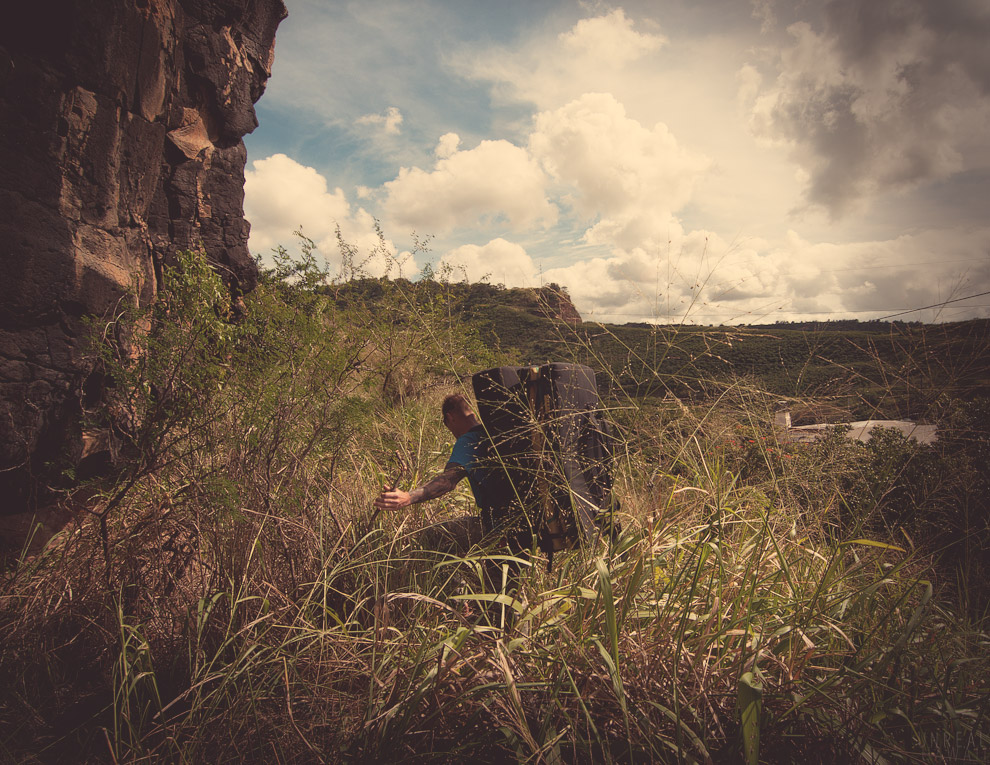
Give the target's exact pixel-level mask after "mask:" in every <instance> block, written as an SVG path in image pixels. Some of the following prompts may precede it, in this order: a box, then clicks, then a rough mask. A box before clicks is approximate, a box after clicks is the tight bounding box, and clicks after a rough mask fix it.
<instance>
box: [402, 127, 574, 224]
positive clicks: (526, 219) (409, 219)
mask: <svg viewBox="0 0 990 765" xmlns="http://www.w3.org/2000/svg"><path fill="white" fill-rule="evenodd" d="M444 139H446V141H447V142H446V143H444V142H443V141H444ZM444 139H441V146H444V147H445V148H444V150H453V153H451V154H450V155H449V156H445V157H441V158H439V159H438V160H437V162H436V164H435V166H434V167H433V169H432V170H430V171H426V170H422V169H420V168H418V167H412V168H408V167H403V168H401V169H400V170H399V175H398V177H397V178H396V179H395V180H392V181H389V182H388V183H386V184H385V190H386V192H387V197H386V200H385V209H386V210H387V212H388V215H389V217H390V219H391V220H392V221H393V222H394V223H395V224H396V225H399V226H402V227H405V226H412V227H414V228H416V229H419V230H424V231H428V232H430V233H441V232H448V231H450V230H452V229H454V228H457V227H460V226H471V225H477V224H478V223H479V222H488V223H491V222H493V221H499V222H504V223H506V224H507V225H509V226H511V227H512V228H514V229H516V230H520V229H524V228H529V227H532V226H540V225H544V226H545V225H552V224H553V223H554V222H555V221H556V219H557V208H556V207H555V206H554V205H553V204H551V202H550V201H549V200H548V199H547V198H546V183H547V178H546V175H545V174H544V172H543V170H542V169H541V168H540V166H539V165H538V164H537V163H536V162H535V161H534V160H533V159H532V158H531V157H530V156H529V155H528V154H527V152H526V150H525V149H521V148H520V147H518V146H515V145H514V144H512V143H509V142H508V141H482V142H481V143H480V144H478V146H476V147H475V148H473V149H470V150H466V151H457V150H456V148H455V147H454V146H452V145H451V140H450V138H449V134H448V136H445V137H444Z"/></svg>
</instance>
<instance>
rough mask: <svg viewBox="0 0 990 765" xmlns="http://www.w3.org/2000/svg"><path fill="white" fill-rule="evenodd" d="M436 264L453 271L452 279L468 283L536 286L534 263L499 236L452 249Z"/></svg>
mask: <svg viewBox="0 0 990 765" xmlns="http://www.w3.org/2000/svg"><path fill="white" fill-rule="evenodd" d="M440 265H441V266H447V267H449V268H451V269H452V270H453V274H454V277H455V278H457V277H458V276H463V277H466V278H467V280H468V281H469V282H477V281H481V280H482V279H486V278H487V279H489V280H490V281H492V282H494V283H496V284H504V285H505V286H506V287H533V286H537V279H538V277H539V274H538V271H537V268H536V264H535V263H533V259H532V258H531V257H530V256H529V255H528V254H527V253H526V250H525V249H524V248H523V247H522V246H520V245H518V244H515V243H513V242H507V241H506V240H505V239H502V238H501V237H499V238H497V239H493V240H492V241H490V242H488V244H485V245H482V246H480V247H479V246H478V245H475V244H466V245H463V246H461V247H456V248H454V249H453V250H451V251H449V252H447V253H445V254H444V256H443V257H442V258H440Z"/></svg>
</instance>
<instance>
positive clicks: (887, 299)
mask: <svg viewBox="0 0 990 765" xmlns="http://www.w3.org/2000/svg"><path fill="white" fill-rule="evenodd" d="M947 233H948V232H945V231H925V232H920V233H918V234H913V235H904V236H898V237H896V238H893V239H887V240H877V241H870V242H851V243H844V244H842V243H831V242H810V241H808V240H806V239H804V238H803V237H802V236H801V235H800V234H798V233H797V232H795V231H791V232H789V233H788V235H787V237H786V238H785V239H784V240H783V241H781V242H777V243H773V242H768V241H765V240H759V239H758V240H752V241H747V242H742V243H735V244H733V243H728V242H726V241H724V240H723V239H721V238H720V237H719V236H718V235H717V234H715V233H713V232H705V231H692V232H687V233H684V232H681V231H679V230H676V229H674V230H673V231H672V234H671V243H670V247H669V249H667V250H665V251H662V252H659V253H650V252H646V251H643V250H634V251H631V252H616V253H614V254H613V255H611V256H609V257H604V258H593V259H589V260H585V261H582V262H579V263H575V264H573V265H571V266H566V267H562V268H555V269H550V270H547V271H545V272H544V274H543V278H544V279H545V280H548V281H556V282H558V283H560V284H562V285H564V286H566V287H567V288H568V290H569V292H570V294H571V297H572V299H573V300H574V303H575V305H576V306H577V307H578V310H579V311H581V312H582V315H583V316H584V318H586V319H592V320H595V319H597V320H600V321H604V322H614V323H623V322H628V321H642V320H660V321H663V322H666V321H674V322H678V321H687V322H690V323H699V324H709V323H727V324H733V323H763V322H773V321H777V320H807V319H811V320H821V321H824V320H827V319H829V318H837V317H844V316H854V317H858V318H860V319H863V320H867V319H870V318H878V317H881V316H886V315H889V314H892V313H897V312H899V311H902V310H907V309H913V308H922V307H924V306H928V305H935V304H940V303H945V301H948V300H954V299H956V298H960V297H966V296H968V295H976V294H978V293H980V292H984V291H986V285H987V284H988V283H990V229H987V228H984V229H978V230H973V231H969V232H963V233H961V234H958V233H957V237H956V238H953V239H951V240H950V239H949V238H948V236H947ZM986 302H987V300H986V298H985V297H983V298H979V299H975V300H969V301H961V302H960V303H958V304H955V303H950V304H946V305H944V307H942V308H935V309H929V310H925V311H921V312H915V313H911V314H905V315H904V316H902V317H901V318H903V319H905V320H918V321H936V320H947V319H954V318H959V317H960V316H974V315H980V316H990V310H988V309H987V308H986V307H980V304H981V303H983V304H985V303H986Z"/></svg>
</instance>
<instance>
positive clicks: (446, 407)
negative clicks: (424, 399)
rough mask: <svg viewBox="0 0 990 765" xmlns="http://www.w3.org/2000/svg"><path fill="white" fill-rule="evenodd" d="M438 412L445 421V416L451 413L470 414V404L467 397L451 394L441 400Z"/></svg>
mask: <svg viewBox="0 0 990 765" xmlns="http://www.w3.org/2000/svg"><path fill="white" fill-rule="evenodd" d="M440 411H441V412H442V413H443V418H444V419H445V420H446V419H447V415H448V414H450V413H452V412H457V413H458V414H471V412H472V409H471V402H470V401H468V400H467V397H466V396H464V395H463V394H461V393H451V394H450V395H449V396H447V398H445V399H444V400H443V404H442V405H441V406H440Z"/></svg>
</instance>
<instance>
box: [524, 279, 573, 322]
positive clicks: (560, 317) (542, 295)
mask: <svg viewBox="0 0 990 765" xmlns="http://www.w3.org/2000/svg"><path fill="white" fill-rule="evenodd" d="M536 295H537V300H538V302H539V305H538V308H537V310H536V311H533V313H535V314H536V315H537V316H545V317H547V318H548V319H553V320H555V321H562V322H564V323H565V324H570V325H571V326H572V327H576V326H577V325H578V324H580V323H581V314H579V313H578V310H577V308H575V307H574V303H572V302H571V296H570V295H568V294H567V290H566V289H565V288H563V287H561V286H560V285H557V284H553V283H551V284H548V285H547V286H545V287H540V288H539V289H537V290H536Z"/></svg>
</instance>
